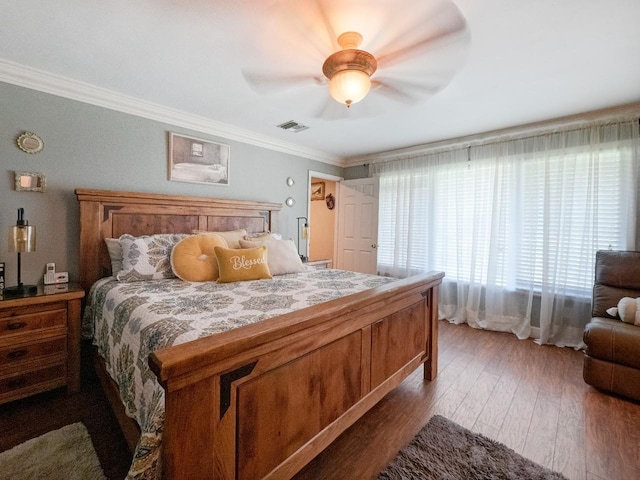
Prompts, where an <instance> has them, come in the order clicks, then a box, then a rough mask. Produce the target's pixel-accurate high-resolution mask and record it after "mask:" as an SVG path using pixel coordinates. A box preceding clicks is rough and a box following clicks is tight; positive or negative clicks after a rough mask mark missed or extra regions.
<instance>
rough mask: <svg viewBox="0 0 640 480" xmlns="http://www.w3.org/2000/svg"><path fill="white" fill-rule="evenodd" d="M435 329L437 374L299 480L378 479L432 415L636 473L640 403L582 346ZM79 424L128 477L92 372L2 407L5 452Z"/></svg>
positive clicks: (550, 456) (383, 405)
mask: <svg viewBox="0 0 640 480" xmlns="http://www.w3.org/2000/svg"><path fill="white" fill-rule="evenodd" d="M439 327H440V342H439V350H440V355H439V374H438V377H437V379H436V380H435V381H433V382H425V381H423V379H422V369H418V370H417V371H416V372H414V373H413V374H412V375H411V376H410V377H409V378H408V379H407V380H405V382H403V384H402V385H400V387H398V388H397V389H396V390H394V391H393V392H391V393H390V394H389V395H387V396H386V397H385V398H384V399H383V400H382V401H381V402H380V403H379V404H378V405H377V406H376V407H374V408H373V410H371V411H370V412H369V413H368V414H367V415H365V416H364V417H363V418H362V419H361V420H360V421H359V422H358V423H356V424H355V425H354V426H353V427H352V428H350V429H349V430H348V431H347V432H345V433H344V434H343V435H342V436H341V437H339V438H338V439H337V440H336V441H335V442H334V443H333V444H332V445H330V446H329V447H328V448H327V449H326V450H325V451H324V452H323V453H321V454H320V455H319V456H318V457H317V458H316V459H315V460H314V461H313V462H312V463H310V464H309V465H308V466H307V467H306V468H305V469H304V470H303V471H301V472H300V473H299V474H298V475H297V476H296V480H310V479H313V480H318V479H323V480H325V479H326V480H328V479H335V480H338V479H340V480H344V479H368V478H373V477H375V475H376V473H377V472H378V471H380V470H381V469H382V468H384V466H385V465H386V464H387V463H388V462H389V461H390V460H391V459H392V458H393V457H394V456H395V454H396V453H397V451H398V450H399V449H400V448H401V447H402V446H403V445H405V444H406V443H408V442H409V441H410V440H411V439H412V438H413V436H414V435H415V434H416V433H417V432H418V431H419V430H420V428H422V426H423V425H424V424H425V423H427V421H428V420H429V418H430V417H431V416H432V415H435V414H439V415H443V416H445V417H447V418H449V419H451V420H453V421H455V422H457V423H458V424H460V425H462V426H464V427H466V428H469V429H471V430H474V431H478V432H480V433H483V434H484V435H487V436H489V437H491V438H493V439H496V440H498V441H500V442H502V443H504V444H506V445H507V446H509V447H511V448H512V449H514V450H515V451H517V452H518V453H520V454H522V455H524V456H525V457H528V458H530V459H532V460H534V461H536V462H538V463H540V464H542V465H544V466H546V467H548V468H552V469H554V470H556V471H559V472H561V473H563V474H564V475H565V476H566V477H568V478H569V479H572V480H628V479H636V478H640V404H638V403H634V402H630V401H628V400H623V399H620V398H616V397H613V396H610V395H605V394H603V393H600V392H598V391H596V390H594V389H593V388H591V387H589V386H588V385H586V384H585V383H584V382H583V380H582V357H583V354H582V352H579V351H574V350H571V349H561V348H556V347H552V346H539V345H536V344H534V343H533V342H532V341H530V340H526V341H521V340H518V339H516V337H514V336H513V335H511V334H506V333H496V332H486V331H480V330H474V329H472V328H469V327H468V326H466V325H458V326H456V325H450V324H448V323H446V322H440V323H439ZM78 421H81V422H83V423H84V424H85V425H86V426H87V429H88V430H89V432H90V433H91V436H92V439H93V441H94V444H95V446H96V451H97V452H98V456H99V457H100V460H101V462H102V464H103V468H104V470H105V473H106V474H107V475H108V477H109V478H110V479H113V480H117V479H120V478H123V477H124V476H125V474H126V471H127V468H128V464H129V454H128V451H127V448H126V444H125V442H124V439H123V438H122V435H121V434H120V432H119V430H118V426H117V424H116V421H115V418H114V417H113V415H112V413H111V411H110V409H109V407H108V404H107V402H106V399H105V398H104V395H103V394H102V391H101V389H100V384H99V383H98V381H97V380H96V379H95V377H94V376H93V375H92V374H91V372H90V371H88V370H85V372H84V374H83V389H82V392H81V393H79V394H77V395H74V396H69V397H67V396H66V395H65V394H64V392H63V391H60V390H58V391H53V392H49V393H46V394H42V395H38V396H35V397H32V398H29V399H24V400H21V401H17V402H13V403H11V404H7V405H0V451H4V450H6V449H8V448H11V447H12V446H14V445H16V444H18V443H21V442H23V441H25V440H27V439H29V438H32V437H35V436H38V435H40V434H42V433H45V432H47V431H49V430H53V429H55V428H60V427H62V426H63V425H66V424H69V423H73V422H78Z"/></svg>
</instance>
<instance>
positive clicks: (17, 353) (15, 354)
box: [7, 348, 27, 360]
mask: <svg viewBox="0 0 640 480" xmlns="http://www.w3.org/2000/svg"><path fill="white" fill-rule="evenodd" d="M26 354H27V349H26V348H23V349H22V350H14V351H12V352H9V353H8V354H7V357H8V358H10V359H11V360H15V359H16V358H20V357H24V356H25V355H26Z"/></svg>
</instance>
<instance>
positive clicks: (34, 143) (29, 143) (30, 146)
mask: <svg viewBox="0 0 640 480" xmlns="http://www.w3.org/2000/svg"><path fill="white" fill-rule="evenodd" d="M17 143H18V147H20V150H22V151H23V152H26V153H39V152H41V151H42V149H43V148H44V142H43V141H42V139H41V138H40V137H39V136H38V135H36V134H35V133H33V132H24V133H23V134H22V135H20V136H19V137H18V140H17Z"/></svg>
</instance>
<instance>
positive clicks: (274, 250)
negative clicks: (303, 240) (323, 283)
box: [240, 238, 304, 275]
mask: <svg viewBox="0 0 640 480" xmlns="http://www.w3.org/2000/svg"><path fill="white" fill-rule="evenodd" d="M262 245H266V246H267V266H268V267H269V271H270V272H271V275H284V274H285V273H300V272H302V271H303V270H304V266H303V265H302V260H300V257H299V256H298V250H297V249H296V245H295V243H293V240H275V239H273V238H271V239H269V240H266V241H263V242H252V241H250V240H240V246H241V247H242V248H255V247H260V246H262Z"/></svg>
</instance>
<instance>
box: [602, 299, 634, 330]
mask: <svg viewBox="0 0 640 480" xmlns="http://www.w3.org/2000/svg"><path fill="white" fill-rule="evenodd" d="M607 313H608V311H607ZM618 314H619V316H620V319H621V320H622V321H623V322H624V323H630V324H632V325H638V326H640V298H631V297H623V298H621V299H620V301H619V302H618Z"/></svg>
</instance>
